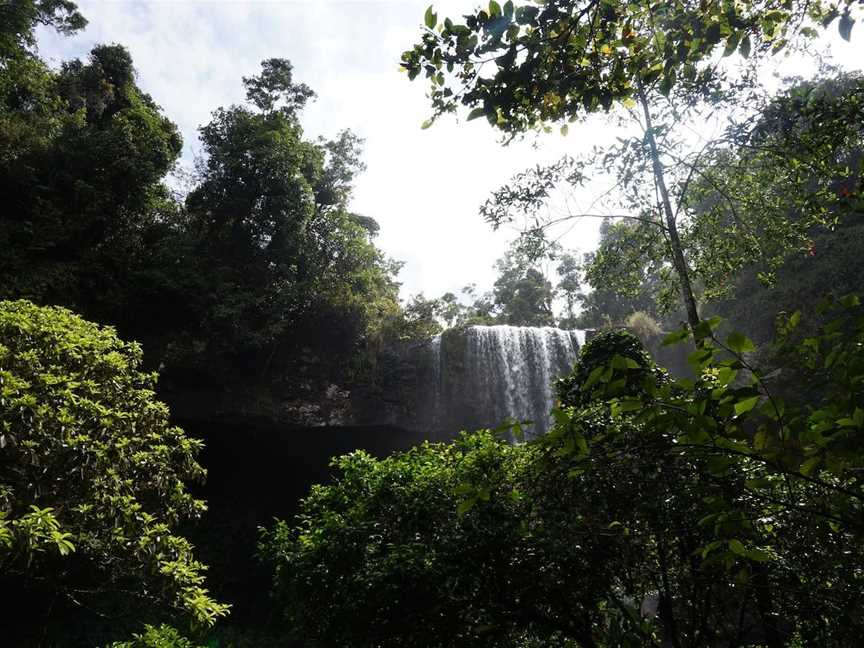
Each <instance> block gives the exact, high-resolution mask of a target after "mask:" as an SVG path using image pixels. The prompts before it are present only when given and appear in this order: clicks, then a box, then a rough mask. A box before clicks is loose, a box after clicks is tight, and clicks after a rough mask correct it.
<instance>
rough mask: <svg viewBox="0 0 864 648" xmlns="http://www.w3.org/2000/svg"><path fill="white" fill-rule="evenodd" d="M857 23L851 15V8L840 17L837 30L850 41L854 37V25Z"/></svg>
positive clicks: (844, 38)
mask: <svg viewBox="0 0 864 648" xmlns="http://www.w3.org/2000/svg"><path fill="white" fill-rule="evenodd" d="M854 24H855V19H854V18H852V16H850V15H849V10H848V9H847V10H846V12H845V13H844V14H843V15H842V16H841V17H840V22H839V23H838V24H837V31H839V32H840V36H841V38H843V40H845V41H848V40H849V39H850V38H851V37H852V25H854Z"/></svg>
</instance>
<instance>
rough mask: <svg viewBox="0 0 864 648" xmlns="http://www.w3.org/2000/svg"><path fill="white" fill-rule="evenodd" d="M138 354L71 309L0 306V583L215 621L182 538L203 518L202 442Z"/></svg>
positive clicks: (214, 608) (217, 609)
mask: <svg viewBox="0 0 864 648" xmlns="http://www.w3.org/2000/svg"><path fill="white" fill-rule="evenodd" d="M141 358H142V354H141V348H140V347H139V346H138V345H137V344H134V343H126V342H123V341H121V340H120V339H118V338H117V336H116V334H115V333H114V331H113V330H112V329H110V328H102V327H100V326H98V325H96V324H93V323H91V322H88V321H85V320H83V319H81V318H79V317H78V316H76V315H74V314H73V313H71V312H70V311H68V310H65V309H62V308H56V307H47V308H43V307H38V306H34V305H33V304H31V303H29V302H26V301H16V302H0V446H2V448H3V451H2V456H0V467H2V470H0V575H2V577H3V578H4V579H5V580H7V582H10V581H11V583H17V584H18V585H20V584H22V583H23V584H24V585H25V586H27V587H32V588H37V589H40V590H42V591H44V592H47V593H48V594H52V595H54V596H57V595H59V596H61V597H68V598H69V600H70V601H82V600H83V601H87V602H89V603H91V604H94V605H97V606H100V605H101V606H106V607H109V608H114V609H116V608H117V605H118V604H119V602H120V601H126V602H127V603H129V604H130V605H134V604H135V603H137V602H140V600H144V601H146V602H147V603H150V604H153V603H156V604H162V605H171V606H173V607H175V608H177V609H179V610H182V611H184V612H185V613H186V614H188V615H190V616H191V617H192V618H193V619H195V620H196V621H198V622H200V623H204V624H212V623H213V622H215V620H216V619H218V618H219V617H221V616H224V615H225V614H226V613H227V611H228V606H226V605H223V604H221V603H219V602H217V601H215V600H213V599H212V598H210V596H209V595H208V593H207V591H206V589H204V585H203V581H204V577H203V571H204V570H205V569H206V567H204V566H203V565H201V564H200V563H199V562H197V561H196V560H195V558H194V556H193V553H192V546H191V545H190V544H189V542H188V541H187V540H186V539H185V538H184V537H183V536H181V535H178V533H177V527H178V525H179V524H180V523H181V522H182V521H184V520H189V519H195V518H198V517H199V516H200V515H201V513H202V512H203V511H204V510H205V505H204V502H202V501H200V500H197V499H195V498H194V497H193V496H192V495H191V494H190V493H189V492H188V491H187V490H186V484H187V482H190V481H197V480H201V479H203V477H204V475H205V471H204V469H203V468H202V467H201V466H200V465H199V464H198V463H197V461H196V459H195V457H196V455H197V454H198V452H199V451H200V450H201V447H202V444H201V442H200V441H198V440H194V439H191V438H189V437H187V436H186V435H185V434H184V433H183V431H182V430H181V429H179V428H177V427H174V426H172V425H171V424H170V423H169V421H168V416H169V413H168V408H167V407H166V406H165V405H163V404H162V403H160V402H159V401H157V400H155V398H154V393H153V389H154V387H155V379H156V376H155V375H154V374H148V373H143V372H142V371H141V370H140V365H141ZM130 598H131V599H132V600H131V601H129V599H130ZM127 612H128V610H127Z"/></svg>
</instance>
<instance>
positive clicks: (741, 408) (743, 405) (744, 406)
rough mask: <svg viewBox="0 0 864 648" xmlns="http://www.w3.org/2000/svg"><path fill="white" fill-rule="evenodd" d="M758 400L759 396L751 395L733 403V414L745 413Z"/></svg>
mask: <svg viewBox="0 0 864 648" xmlns="http://www.w3.org/2000/svg"><path fill="white" fill-rule="evenodd" d="M758 402H759V396H753V397H752V398H745V399H744V400H742V401H738V402H737V403H735V415H736V416H741V415H742V414H746V413H747V412H749V411H750V410H752V409H753V408H754V407H756V404H757V403H758Z"/></svg>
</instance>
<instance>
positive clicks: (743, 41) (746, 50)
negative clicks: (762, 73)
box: [738, 34, 750, 58]
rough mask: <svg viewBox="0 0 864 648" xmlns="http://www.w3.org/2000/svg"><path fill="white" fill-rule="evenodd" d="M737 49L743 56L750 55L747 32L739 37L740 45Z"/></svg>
mask: <svg viewBox="0 0 864 648" xmlns="http://www.w3.org/2000/svg"><path fill="white" fill-rule="evenodd" d="M738 51H739V52H741V56H743V57H744V58H749V57H750V36H749V34H748V35H747V36H745V37H744V38H742V39H741V45H739V46H738Z"/></svg>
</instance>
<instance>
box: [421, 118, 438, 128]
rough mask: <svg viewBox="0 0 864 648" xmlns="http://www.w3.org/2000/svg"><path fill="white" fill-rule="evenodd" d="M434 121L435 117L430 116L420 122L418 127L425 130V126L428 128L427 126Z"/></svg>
mask: <svg viewBox="0 0 864 648" xmlns="http://www.w3.org/2000/svg"><path fill="white" fill-rule="evenodd" d="M434 123H435V118H434V117H430V118H429V119H427V120H426V121H424V122H423V123H422V124H420V129H421V130H426V129H427V128H429V127H430V126H431V125H432V124H434Z"/></svg>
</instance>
